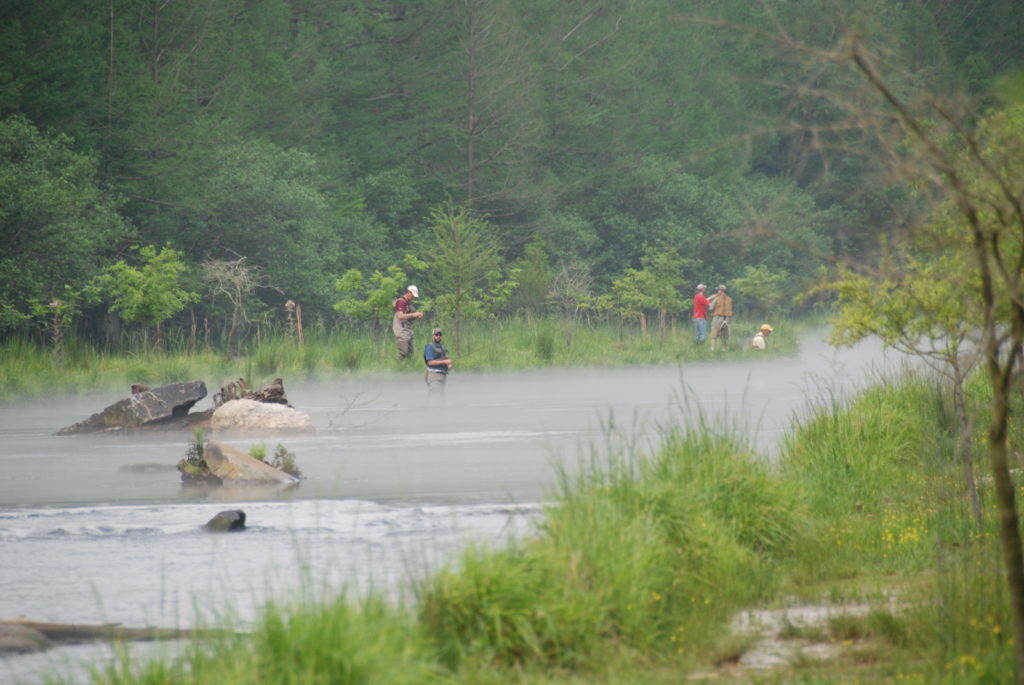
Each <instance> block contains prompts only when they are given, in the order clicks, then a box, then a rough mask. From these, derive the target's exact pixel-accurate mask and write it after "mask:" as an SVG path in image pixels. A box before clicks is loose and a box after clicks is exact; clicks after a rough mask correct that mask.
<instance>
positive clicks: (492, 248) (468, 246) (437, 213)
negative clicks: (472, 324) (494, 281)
mask: <svg viewBox="0 0 1024 685" xmlns="http://www.w3.org/2000/svg"><path fill="white" fill-rule="evenodd" d="M418 247H419V251H418V252H419V255H420V256H422V258H423V261H424V262H425V264H426V266H425V271H424V277H425V281H426V282H427V284H428V285H429V287H430V291H431V292H435V293H437V295H436V296H434V304H435V306H436V308H437V310H438V311H439V312H441V313H442V314H443V315H444V316H447V317H451V319H452V336H453V338H454V341H455V342H454V347H455V350H456V352H457V353H458V352H459V351H460V349H461V347H460V342H459V329H460V327H461V324H462V320H463V318H471V317H473V316H476V315H478V314H479V313H481V312H482V309H481V305H482V302H481V297H482V292H483V291H484V289H485V287H486V285H487V279H488V276H489V275H490V274H492V273H493V272H494V271H495V270H496V269H499V268H500V265H501V260H500V257H499V255H498V246H497V243H496V242H495V240H494V239H493V237H492V236H491V234H490V231H489V226H488V223H487V221H485V220H484V219H482V218H480V217H478V216H477V215H476V214H474V213H473V212H472V211H471V210H470V209H468V208H466V207H456V206H454V205H452V204H448V205H446V206H444V207H437V208H435V209H434V210H433V211H432V212H431V213H430V223H429V224H428V226H427V230H426V237H425V238H424V239H422V240H421V241H420V243H419V245H418Z"/></svg>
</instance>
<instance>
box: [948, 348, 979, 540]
mask: <svg viewBox="0 0 1024 685" xmlns="http://www.w3.org/2000/svg"><path fill="white" fill-rule="evenodd" d="M953 407H954V410H955V411H956V418H957V426H958V428H959V433H960V434H959V436H958V443H959V446H960V460H961V461H962V462H963V466H964V485H966V486H967V494H968V495H969V496H970V499H971V512H972V513H973V514H974V523H975V525H976V526H977V528H978V530H981V527H982V524H983V514H982V511H981V502H980V501H979V499H978V485H977V482H976V480H975V478H974V456H973V454H972V452H971V419H970V416H968V414H967V399H966V397H965V395H964V378H963V374H962V373H961V370H960V364H959V363H957V362H956V361H954V362H953Z"/></svg>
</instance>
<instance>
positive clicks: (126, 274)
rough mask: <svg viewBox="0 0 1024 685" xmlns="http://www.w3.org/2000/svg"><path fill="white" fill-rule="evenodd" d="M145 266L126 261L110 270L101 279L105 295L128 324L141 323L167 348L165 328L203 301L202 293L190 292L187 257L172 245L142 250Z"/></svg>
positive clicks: (105, 271) (140, 252) (101, 287)
mask: <svg viewBox="0 0 1024 685" xmlns="http://www.w3.org/2000/svg"><path fill="white" fill-rule="evenodd" d="M138 253H139V257H140V258H141V262H142V265H141V266H131V265H129V264H127V263H126V262H125V261H124V260H119V261H118V262H117V263H116V264H112V265H111V266H108V267H106V268H105V269H104V270H103V273H102V274H100V276H98V277H97V280H96V283H97V285H98V286H99V288H100V290H101V292H103V293H105V294H106V296H107V297H108V298H109V299H110V302H111V305H110V308H111V310H112V311H115V312H118V313H119V314H120V315H121V318H123V319H124V320H125V321H128V322H138V323H141V324H143V325H145V326H146V327H147V333H146V343H145V344H146V346H147V347H148V346H149V336H148V329H149V328H152V329H153V331H154V332H155V333H156V338H155V346H156V347H157V349H162V348H163V345H164V341H163V332H162V328H161V325H162V324H163V322H164V321H166V320H167V319H169V318H170V317H172V316H173V315H175V314H177V313H178V312H180V311H181V310H182V309H184V308H185V307H186V306H187V305H188V304H189V303H191V302H198V301H199V294H198V293H195V292H191V291H189V290H186V289H185V287H184V286H183V285H182V283H181V280H182V276H183V275H184V274H185V272H186V271H187V270H188V266H187V265H186V264H185V261H184V259H183V255H182V253H181V252H179V251H178V250H175V249H173V248H171V247H170V246H169V245H168V246H165V247H163V248H160V249H159V250H157V248H156V247H155V246H153V245H146V246H145V247H142V248H139V250H138Z"/></svg>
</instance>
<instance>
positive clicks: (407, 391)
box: [0, 334, 903, 683]
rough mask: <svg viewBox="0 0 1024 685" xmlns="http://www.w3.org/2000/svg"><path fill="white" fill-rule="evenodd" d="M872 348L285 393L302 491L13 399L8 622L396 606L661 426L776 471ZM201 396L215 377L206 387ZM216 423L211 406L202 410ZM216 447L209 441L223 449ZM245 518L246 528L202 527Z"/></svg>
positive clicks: (4, 460) (381, 380) (868, 361)
mask: <svg viewBox="0 0 1024 685" xmlns="http://www.w3.org/2000/svg"><path fill="white" fill-rule="evenodd" d="M902 362H903V359H902V358H901V357H899V356H898V355H895V354H893V353H888V354H887V353H885V352H884V351H883V350H882V349H881V348H880V346H879V345H878V344H877V343H876V342H871V341H869V342H866V343H863V344H861V345H859V346H857V347H854V348H852V349H846V350H840V351H836V350H834V349H832V348H830V347H829V346H828V345H827V344H826V343H825V341H824V340H823V339H822V335H821V334H814V335H808V336H806V337H804V338H803V339H801V341H800V345H799V353H798V354H796V355H793V356H788V357H774V356H773V357H763V356H758V355H756V354H755V353H750V354H749V355H748V356H746V357H744V358H742V359H731V360H729V361H727V362H717V361H712V360H709V361H706V362H700V363H691V364H685V365H682V366H680V365H674V366H655V367H637V368H619V369H608V370H593V369H558V370H555V369H545V370H534V371H523V372H501V373H458V372H456V373H453V374H452V375H451V377H450V378H449V381H448V388H447V392H446V394H445V398H444V399H443V401H438V400H436V399H435V398H429V397H428V396H427V393H426V388H425V386H424V383H423V378H422V374H421V373H420V370H419V369H418V368H413V367H412V365H410V370H409V372H408V373H393V374H377V375H355V376H351V377H347V378H342V379H338V380H333V381H331V382H322V383H317V382H302V383H299V382H295V383H292V382H289V381H288V379H285V387H286V390H287V393H288V398H289V400H290V401H291V402H292V404H293V405H294V406H295V407H296V408H297V409H299V410H301V411H304V412H307V413H308V414H310V415H311V417H312V418H313V421H314V424H315V425H316V432H315V433H313V434H310V435H303V436H297V435H291V436H289V435H280V436H267V437H263V438H258V439H252V438H246V439H233V438H230V439H229V438H225V441H226V442H228V443H229V444H232V445H234V446H236V447H239V448H241V449H243V450H248V449H249V448H250V447H251V446H252V445H254V444H258V443H263V444H265V445H266V446H267V451H268V453H270V452H272V451H273V449H274V446H275V445H276V444H277V443H279V442H280V443H283V444H284V445H285V446H286V447H287V448H288V449H289V450H291V451H292V452H294V453H295V455H296V457H297V461H298V465H299V467H300V468H301V469H302V471H303V475H304V480H303V481H302V483H301V484H300V485H299V486H298V487H297V488H294V489H291V490H284V491H281V490H273V489H269V490H263V489H256V488H234V489H226V488H225V489H216V490H208V489H207V490H195V489H188V488H183V486H182V485H181V482H180V478H179V474H178V473H177V471H176V470H175V469H174V464H176V463H177V461H178V460H179V459H181V458H182V457H183V456H184V455H185V451H186V449H187V443H188V440H189V439H190V437H191V436H190V435H181V434H172V435H168V434H154V435H136V436H127V435H124V436H122V435H102V436H74V437H69V436H64V437H58V436H55V435H54V433H55V431H57V430H58V429H60V428H62V427H64V426H67V425H70V424H72V423H75V422H77V421H80V420H82V419H84V418H86V417H87V416H88V415H90V414H92V413H94V412H96V411H98V410H100V409H102V408H103V407H105V406H107V405H108V404H111V403H113V402H115V401H117V400H118V399H121V398H122V397H123V395H116V394H112V395H100V396H91V397H68V398H49V399H47V400H46V401H44V402H32V403H18V404H14V405H11V406H8V407H5V408H4V411H3V413H2V415H0V558H2V562H0V618H14V617H18V616H24V617H26V618H29V619H31V620H35V621H54V622H69V623H89V624H97V623H120V624H122V625H124V626H128V627H139V626H148V625H152V626H162V627H191V626H195V625H199V624H204V623H209V622H210V621H215V620H218V619H219V618H223V617H231V618H232V619H233V620H235V621H239V622H242V623H243V624H244V623H245V622H246V621H248V620H251V619H252V618H253V617H254V616H255V615H256V614H257V612H258V610H259V607H260V606H261V605H263V604H264V603H265V602H266V601H267V600H269V599H274V598H282V599H286V600H287V599H288V598H290V597H295V596H297V595H299V594H302V595H303V596H307V597H308V596H310V595H312V596H317V597H320V596H329V595H331V594H332V593H337V592H338V591H339V590H342V589H344V590H345V591H347V592H349V593H353V594H358V593H363V592H366V591H370V590H375V591H381V592H386V593H390V594H393V595H400V594H402V592H403V588H407V587H408V585H409V582H410V581H413V580H415V579H417V578H421V577H423V575H424V574H428V573H430V572H431V571H432V570H435V569H436V568H438V567H439V566H440V565H441V564H443V563H445V562H446V561H450V560H452V559H453V558H454V557H455V555H456V553H457V551H458V550H459V549H460V548H462V547H463V546H464V545H465V544H467V542H468V541H470V540H474V541H482V542H486V543H490V544H501V543H502V541H505V540H507V539H508V537H509V536H521V535H527V534H529V533H530V530H531V524H532V523H533V522H534V521H535V520H536V519H537V517H538V515H539V512H540V511H541V507H542V505H543V503H545V502H547V501H549V500H550V498H551V495H552V492H553V487H554V484H555V479H556V473H557V471H558V469H565V470H567V471H569V472H572V471H573V470H574V469H575V468H576V466H577V465H578V464H579V463H581V460H584V461H585V460H587V459H589V458H591V457H592V456H593V455H598V457H600V455H604V454H607V453H608V452H609V451H611V450H624V451H627V452H630V453H632V452H635V451H644V450H649V449H653V448H655V447H656V446H657V444H658V440H659V438H660V436H661V435H662V434H663V433H664V430H665V429H666V427H667V426H673V425H680V424H687V423H692V422H695V421H698V420H700V418H701V417H704V418H706V419H714V420H715V421H718V420H719V418H724V419H725V421H726V423H727V425H729V426H731V427H732V428H733V430H735V431H736V432H737V433H738V434H739V435H742V436H743V437H745V438H746V439H748V440H749V441H750V443H751V445H753V446H754V448H755V449H757V450H758V451H759V452H760V453H762V454H763V455H764V456H765V458H766V459H771V458H772V457H773V456H774V455H775V453H776V450H777V448H778V444H779V440H780V437H781V436H782V435H783V434H784V433H785V431H786V430H788V429H789V428H790V427H791V426H792V421H793V419H794V417H796V416H799V415H800V414H801V413H802V412H804V411H806V409H807V407H808V406H809V403H812V402H814V401H819V400H821V399H822V398H825V397H828V398H841V397H847V396H849V395H850V393H851V392H853V391H856V390H858V389H861V388H863V387H865V386H866V385H868V384H870V383H874V382H878V381H879V380H880V379H881V378H883V377H885V376H886V375H889V374H892V373H893V372H894V371H895V370H897V369H898V368H899V367H900V366H901V365H902ZM204 380H206V382H207V385H208V386H215V385H219V384H220V383H221V382H222V379H204ZM208 406H210V399H209V398H207V399H206V400H204V401H203V402H201V403H200V404H199V405H197V407H196V409H197V410H199V409H203V408H206V407H208ZM214 437H216V436H214ZM236 508H240V509H243V510H244V511H245V512H246V514H247V524H248V530H247V531H246V532H244V533H241V534H227V535H223V534H222V535H214V534H208V533H206V532H205V531H204V530H203V529H202V524H203V523H205V522H206V521H208V520H209V519H210V518H211V517H212V516H213V515H214V514H216V513H217V512H218V511H222V510H224V509H236ZM109 653H110V649H109V648H108V647H106V646H103V645H99V646H97V645H92V646H83V647H65V648H59V649H54V650H50V651H49V652H46V653H43V654H37V655H27V656H15V657H7V658H3V659H0V683H4V682H12V683H35V682H39V681H40V679H41V677H42V675H41V674H43V673H58V674H61V675H62V676H63V677H65V678H67V679H69V680H81V679H82V678H84V677H85V676H84V672H85V671H84V666H83V664H89V663H92V664H96V663H102V661H103V660H104V659H109Z"/></svg>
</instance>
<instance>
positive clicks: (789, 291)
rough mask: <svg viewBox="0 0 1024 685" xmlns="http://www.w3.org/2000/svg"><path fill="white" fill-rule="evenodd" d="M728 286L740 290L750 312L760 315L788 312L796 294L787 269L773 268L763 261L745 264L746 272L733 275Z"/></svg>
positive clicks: (759, 316)
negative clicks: (751, 264)
mask: <svg viewBox="0 0 1024 685" xmlns="http://www.w3.org/2000/svg"><path fill="white" fill-rule="evenodd" d="M729 288H730V290H734V291H735V292H736V293H737V297H739V298H740V300H741V301H742V302H743V308H744V309H745V310H746V311H747V312H748V313H749V314H750V316H752V317H757V318H764V317H769V316H772V317H779V316H786V315H788V314H789V313H790V310H791V304H790V302H791V301H792V298H793V297H794V296H795V295H796V294H797V293H796V292H795V291H794V289H793V277H792V276H791V275H790V273H789V272H788V271H786V270H781V271H773V270H772V269H769V268H768V267H767V266H764V265H763V264H760V265H758V266H749V265H748V266H745V267H743V275H742V276H740V277H739V278H735V279H733V280H732V281H731V283H730V284H729Z"/></svg>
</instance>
